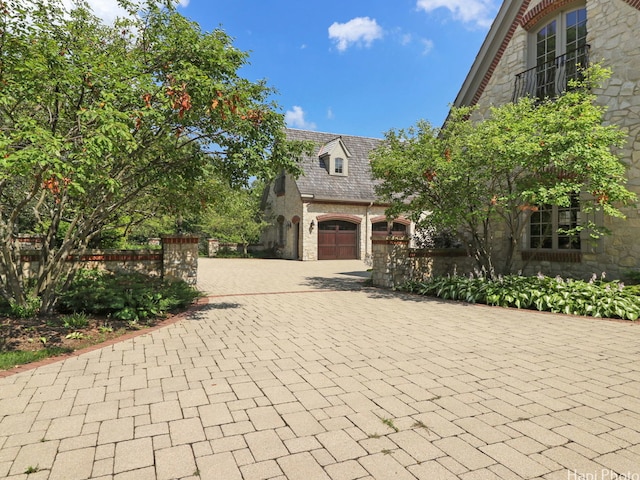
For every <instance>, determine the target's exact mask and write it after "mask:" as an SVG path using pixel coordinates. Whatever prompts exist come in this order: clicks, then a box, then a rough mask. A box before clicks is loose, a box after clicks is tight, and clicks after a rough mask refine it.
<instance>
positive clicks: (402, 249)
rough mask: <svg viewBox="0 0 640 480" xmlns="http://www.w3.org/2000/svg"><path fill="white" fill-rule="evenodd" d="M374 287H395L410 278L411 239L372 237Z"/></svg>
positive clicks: (372, 281)
mask: <svg viewBox="0 0 640 480" xmlns="http://www.w3.org/2000/svg"><path fill="white" fill-rule="evenodd" d="M371 252H372V254H373V268H372V271H371V283H372V284H373V286H374V287H382V288H393V287H396V286H398V285H400V284H402V283H403V282H404V281H406V280H407V279H408V278H409V270H410V264H409V239H408V238H398V237H387V238H372V239H371Z"/></svg>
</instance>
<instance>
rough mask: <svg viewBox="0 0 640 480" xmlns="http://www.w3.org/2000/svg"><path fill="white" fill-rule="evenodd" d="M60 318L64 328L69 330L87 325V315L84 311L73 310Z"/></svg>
mask: <svg viewBox="0 0 640 480" xmlns="http://www.w3.org/2000/svg"><path fill="white" fill-rule="evenodd" d="M61 320H62V325H63V326H64V328H67V329H69V330H76V329H78V328H85V327H86V326H87V325H89V317H88V316H87V314H86V313H84V312H79V313H78V312H74V313H72V314H71V315H65V316H64V317H62V319H61Z"/></svg>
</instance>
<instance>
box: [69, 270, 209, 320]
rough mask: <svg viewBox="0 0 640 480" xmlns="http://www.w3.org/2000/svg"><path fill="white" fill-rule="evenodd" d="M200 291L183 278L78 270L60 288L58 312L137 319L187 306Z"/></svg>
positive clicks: (156, 315)
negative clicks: (174, 278)
mask: <svg viewBox="0 0 640 480" xmlns="http://www.w3.org/2000/svg"><path fill="white" fill-rule="evenodd" d="M199 296H200V293H199V292H198V291H197V290H196V289H195V288H193V287H191V286H189V285H187V284H186V283H185V282H183V281H173V282H165V281H163V280H162V279H160V278H158V277H149V276H147V275H143V274H138V273H118V274H114V273H111V272H107V271H102V270H80V271H79V272H77V273H76V275H75V277H74V279H73V281H72V282H71V285H70V286H69V287H68V288H67V289H66V290H65V291H63V292H60V299H59V305H58V308H59V310H60V312H62V313H64V312H84V313H86V314H94V315H105V316H111V317H113V318H117V319H120V320H129V321H131V322H137V321H139V320H144V319H147V318H154V317H159V316H162V315H163V314H165V313H167V312H171V311H174V310H177V309H180V308H184V307H187V306H188V305H190V304H191V303H192V302H193V301H194V300H195V299H196V298H198V297H199Z"/></svg>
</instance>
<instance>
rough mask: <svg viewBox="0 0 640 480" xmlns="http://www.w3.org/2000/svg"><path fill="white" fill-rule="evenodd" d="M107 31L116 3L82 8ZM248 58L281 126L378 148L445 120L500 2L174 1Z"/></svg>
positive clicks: (246, 70) (95, 0)
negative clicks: (364, 140) (365, 140)
mask: <svg viewBox="0 0 640 480" xmlns="http://www.w3.org/2000/svg"><path fill="white" fill-rule="evenodd" d="M88 3H89V4H90V5H91V6H92V8H93V9H94V12H95V13H96V14H97V15H98V16H100V17H102V18H104V19H105V20H106V21H112V20H113V18H115V17H116V16H117V15H119V14H121V12H120V11H119V10H118V7H117V0H88ZM178 3H179V6H178V10H179V12H180V13H182V14H183V15H184V16H186V17H188V18H189V19H191V20H193V21H195V22H197V23H198V24H199V25H200V26H201V28H202V30H203V31H211V30H214V29H216V28H221V29H222V30H224V31H225V32H226V33H227V34H228V35H230V36H231V37H232V38H233V39H234V42H233V44H234V46H235V47H236V48H239V49H240V50H243V51H246V52H248V53H249V64H248V65H247V66H245V67H243V68H242V69H241V70H240V71H239V74H240V75H241V76H243V77H244V78H247V79H249V80H251V81H257V80H262V79H263V80H266V82H267V84H268V85H269V86H271V87H273V88H274V89H275V90H276V91H277V92H276V94H274V96H273V100H274V101H275V102H276V103H277V104H278V105H279V109H280V112H281V113H283V114H284V115H285V120H286V122H287V126H288V127H291V128H300V129H306V130H316V131H321V132H331V133H337V134H343V135H358V136H365V137H374V138H381V137H383V136H384V133H385V132H387V131H389V130H391V129H400V128H408V127H410V126H412V125H415V124H416V123H417V122H418V121H419V120H427V121H429V122H430V123H431V124H432V125H434V126H436V127H439V126H441V125H442V122H443V121H444V120H445V118H446V116H447V113H448V111H449V106H450V105H451V104H452V103H453V101H454V100H455V98H456V95H457V94H458V91H459V90H460V87H461V86H462V83H463V81H464V79H465V77H466V75H467V73H468V71H469V69H470V67H471V64H472V63H473V60H474V59H475V57H476V55H477V53H478V51H479V49H480V46H481V45H482V42H483V41H484V38H485V36H486V34H487V32H488V29H489V27H490V25H491V22H492V21H493V18H494V17H495V15H496V14H497V11H498V8H499V6H500V3H501V1H500V0H322V1H318V0H179V2H178Z"/></svg>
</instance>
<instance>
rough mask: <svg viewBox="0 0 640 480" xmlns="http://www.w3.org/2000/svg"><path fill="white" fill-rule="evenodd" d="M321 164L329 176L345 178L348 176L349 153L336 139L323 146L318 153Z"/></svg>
mask: <svg viewBox="0 0 640 480" xmlns="http://www.w3.org/2000/svg"><path fill="white" fill-rule="evenodd" d="M318 156H319V157H320V162H321V164H324V167H325V168H326V169H327V172H328V173H329V175H335V176H338V177H346V176H348V175H349V158H350V157H351V153H350V152H349V150H348V149H347V147H346V146H345V144H344V142H343V141H342V137H338V138H336V139H334V140H331V141H330V142H329V143H327V144H325V145H324V146H323V147H322V148H321V149H320V152H319V153H318Z"/></svg>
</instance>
